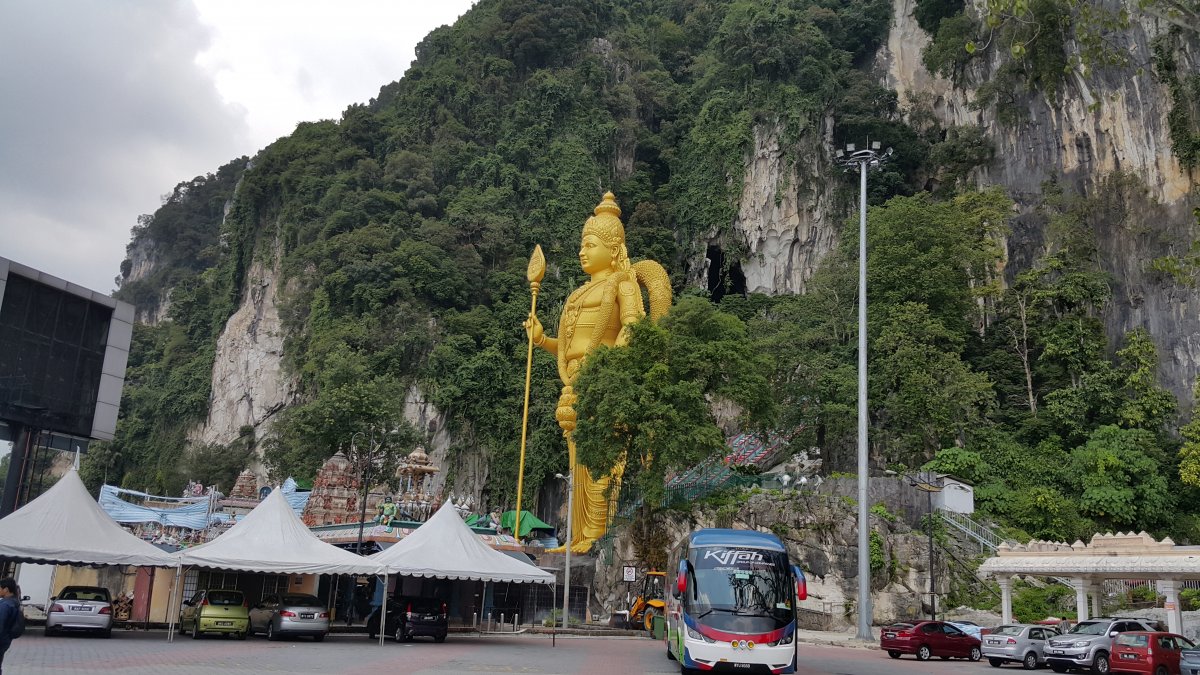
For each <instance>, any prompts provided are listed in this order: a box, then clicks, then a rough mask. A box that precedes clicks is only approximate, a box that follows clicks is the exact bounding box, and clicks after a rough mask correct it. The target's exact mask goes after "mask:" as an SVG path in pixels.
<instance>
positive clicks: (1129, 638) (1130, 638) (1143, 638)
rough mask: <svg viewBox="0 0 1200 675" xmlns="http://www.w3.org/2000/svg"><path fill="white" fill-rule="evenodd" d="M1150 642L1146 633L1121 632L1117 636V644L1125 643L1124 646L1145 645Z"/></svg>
mask: <svg viewBox="0 0 1200 675" xmlns="http://www.w3.org/2000/svg"><path fill="white" fill-rule="evenodd" d="M1149 643H1150V636H1148V635H1134V634H1132V633H1122V634H1120V635H1118V636H1117V644H1119V645H1125V646H1126V647H1145V646H1146V645H1147V644H1149Z"/></svg>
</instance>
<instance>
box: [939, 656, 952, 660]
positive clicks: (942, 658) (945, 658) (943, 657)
mask: <svg viewBox="0 0 1200 675" xmlns="http://www.w3.org/2000/svg"><path fill="white" fill-rule="evenodd" d="M938 658H939V659H941V660H943V661H949V660H950V657H949V656H939V657H938Z"/></svg>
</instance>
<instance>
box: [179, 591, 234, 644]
mask: <svg viewBox="0 0 1200 675" xmlns="http://www.w3.org/2000/svg"><path fill="white" fill-rule="evenodd" d="M189 630H190V631H191V633H192V638H199V637H200V636H201V635H203V634H205V633H217V634H224V635H236V636H237V639H239V640H245V639H246V634H247V633H248V632H249V631H250V609H249V608H248V607H247V606H246V598H245V596H243V595H242V592H241V591H228V590H218V589H213V590H203V591H196V594H195V595H193V596H192V599H191V600H188V601H186V602H184V603H183V609H182V611H181V612H180V615H179V632H180V633H186V632H188V631H189Z"/></svg>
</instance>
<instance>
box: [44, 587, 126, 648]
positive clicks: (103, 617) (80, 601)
mask: <svg viewBox="0 0 1200 675" xmlns="http://www.w3.org/2000/svg"><path fill="white" fill-rule="evenodd" d="M112 624H113V615H112V597H111V596H110V595H109V594H108V589H107V588H101V587H100V586H67V587H66V588H64V589H62V592H61V593H59V594H58V595H57V596H55V597H52V598H50V607H48V608H47V610H46V629H45V630H46V637H50V636H51V635H58V634H59V633H62V632H63V631H91V632H95V633H99V634H100V636H101V637H112Z"/></svg>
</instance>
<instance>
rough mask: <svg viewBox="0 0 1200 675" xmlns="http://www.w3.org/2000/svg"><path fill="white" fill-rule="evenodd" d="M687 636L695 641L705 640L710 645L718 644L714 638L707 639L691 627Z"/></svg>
mask: <svg viewBox="0 0 1200 675" xmlns="http://www.w3.org/2000/svg"><path fill="white" fill-rule="evenodd" d="M687 636H688V637H690V638H691V639H693V640H704V641H705V642H707V643H709V644H712V643H714V642H716V640H714V639H712V638H709V637H705V636H703V635H701V634H700V633H697V632H696V631H695V629H693V628H692V627H691V626H688V627H687Z"/></svg>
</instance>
